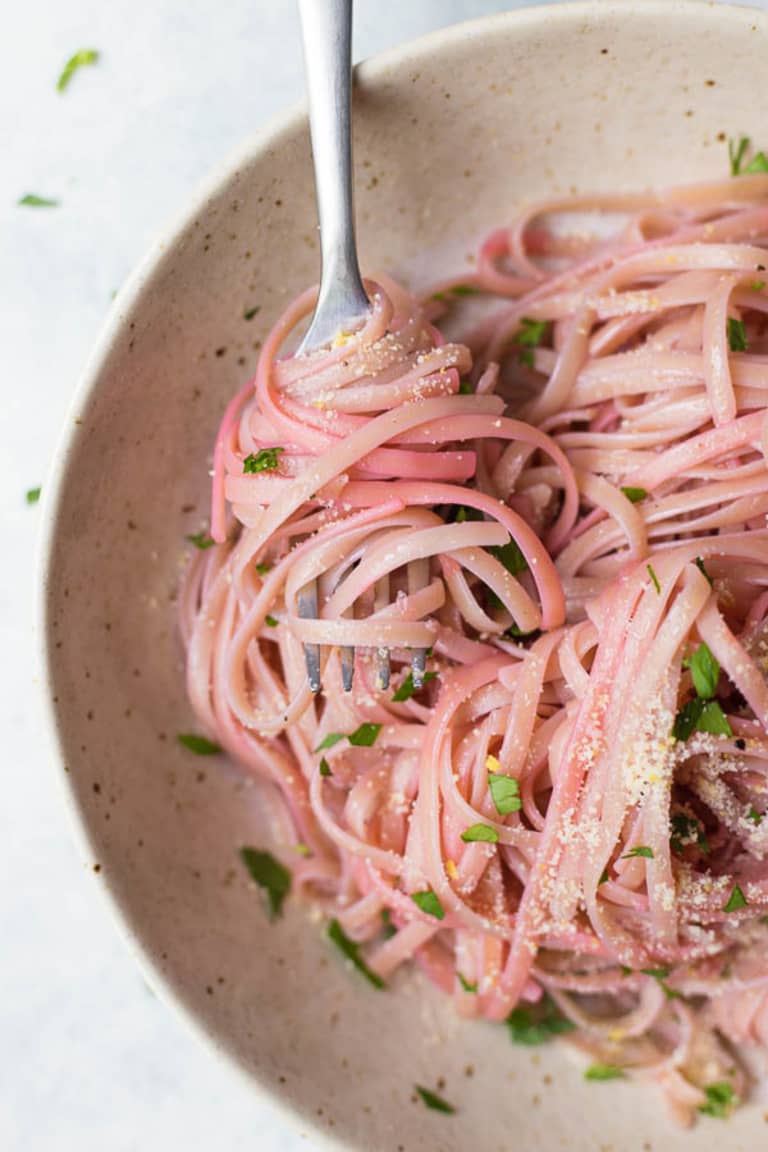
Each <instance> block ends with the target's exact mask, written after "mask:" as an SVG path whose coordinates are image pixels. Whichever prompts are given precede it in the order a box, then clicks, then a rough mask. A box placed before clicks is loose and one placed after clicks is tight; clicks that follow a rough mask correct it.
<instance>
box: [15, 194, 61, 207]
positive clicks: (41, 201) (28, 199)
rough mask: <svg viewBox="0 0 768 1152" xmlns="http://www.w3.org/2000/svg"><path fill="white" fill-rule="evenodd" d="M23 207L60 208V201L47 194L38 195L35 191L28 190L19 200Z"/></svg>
mask: <svg viewBox="0 0 768 1152" xmlns="http://www.w3.org/2000/svg"><path fill="white" fill-rule="evenodd" d="M19 205H20V206H21V207H22V208H58V206H59V201H58V200H51V199H49V197H47V196H36V195H35V193H34V192H27V194H26V196H22V197H21V199H20V200H19Z"/></svg>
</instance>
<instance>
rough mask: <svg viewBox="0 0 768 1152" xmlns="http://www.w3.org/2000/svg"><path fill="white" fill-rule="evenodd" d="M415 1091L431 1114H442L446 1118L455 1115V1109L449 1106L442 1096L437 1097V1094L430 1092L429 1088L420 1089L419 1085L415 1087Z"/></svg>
mask: <svg viewBox="0 0 768 1152" xmlns="http://www.w3.org/2000/svg"><path fill="white" fill-rule="evenodd" d="M416 1091H417V1092H418V1094H419V1096H421V1099H422V1100H423V1102H424V1103H425V1104H426V1106H427V1108H431V1109H432V1111H433V1112H444V1113H445V1115H446V1116H453V1114H454V1113H455V1111H456V1109H455V1108H454V1106H453V1104H449V1103H448V1101H447V1100H444V1099H443V1097H442V1096H438V1094H437V1092H430V1090H429V1088H422V1086H421V1084H417V1085H416Z"/></svg>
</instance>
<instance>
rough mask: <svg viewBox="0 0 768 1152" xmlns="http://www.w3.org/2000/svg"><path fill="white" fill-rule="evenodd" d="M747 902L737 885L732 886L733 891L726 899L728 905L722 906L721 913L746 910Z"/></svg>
mask: <svg viewBox="0 0 768 1152" xmlns="http://www.w3.org/2000/svg"><path fill="white" fill-rule="evenodd" d="M748 903H749V901H748V900H747V898H746V896H745V895H744V893H743V892H742V890H741V888H740V887H739V885H738V884H734V886H733V891H732V892H731V894H730V896H729V897H728V903H727V904H726V905H725V906H724V908H723V912H738V911H739V910H740V909H741V908H746V907H747V905H748Z"/></svg>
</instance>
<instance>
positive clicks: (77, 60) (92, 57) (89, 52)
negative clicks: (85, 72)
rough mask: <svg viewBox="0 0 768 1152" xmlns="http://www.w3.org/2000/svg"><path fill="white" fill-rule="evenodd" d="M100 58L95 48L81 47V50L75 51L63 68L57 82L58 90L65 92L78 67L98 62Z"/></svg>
mask: <svg viewBox="0 0 768 1152" xmlns="http://www.w3.org/2000/svg"><path fill="white" fill-rule="evenodd" d="M98 59H99V54H98V52H97V51H96V49H95V48H81V49H80V51H79V52H75V54H74V56H70V58H69V60H67V62H66V64H65V65H64V67H63V68H62V71H61V75H60V76H59V79H58V81H57V83H56V91H57V92H63V91H64V90H65V89H66V88H68V87H69V82H70V80H71V79H72V77H73V76H74V74H75V72H77V70H78V68H86V67H88V66H89V65H91V64H96V63H98Z"/></svg>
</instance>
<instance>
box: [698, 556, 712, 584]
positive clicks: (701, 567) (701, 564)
mask: <svg viewBox="0 0 768 1152" xmlns="http://www.w3.org/2000/svg"><path fill="white" fill-rule="evenodd" d="M694 563H695V565H696V567H697V568H698V570H699V572H701V574H702V576H706V578H707V580H708V581H709V586H710V588H711V587H712V583H713V582H712V577H711V576H710V574H709V572H707V570H706V568H705V567H704V561H703V560H702V558H701V556H697V557H696V559H695V561H694Z"/></svg>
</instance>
